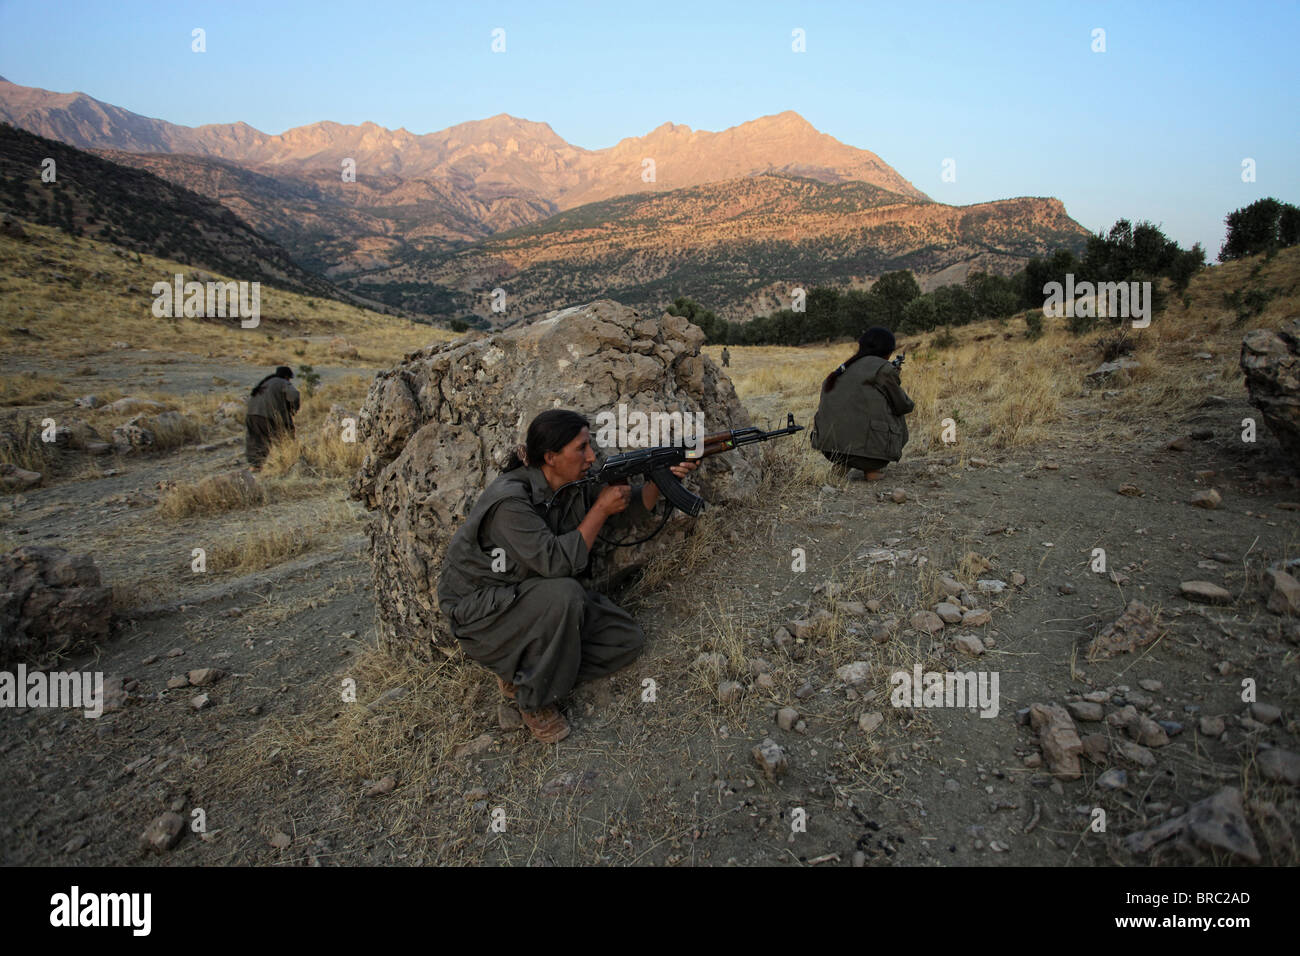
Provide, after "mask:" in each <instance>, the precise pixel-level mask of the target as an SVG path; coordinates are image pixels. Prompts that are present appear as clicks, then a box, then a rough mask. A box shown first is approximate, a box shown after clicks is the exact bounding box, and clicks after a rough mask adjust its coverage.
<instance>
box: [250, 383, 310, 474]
mask: <svg viewBox="0 0 1300 956" xmlns="http://www.w3.org/2000/svg"><path fill="white" fill-rule="evenodd" d="M291 378H293V369H291V368H289V366H287V365H281V366H280V367H279V368H277V369H276V370H275V371H274V372H273V373H272V374H270V375H268V376H267V377H266V378H264V379H262V380H261V381H260V382H258V383H257V385H255V386H254V387H253V391H252V392H251V393H250V394H249V396H248V410H247V411H245V413H244V454H245V455H247V456H248V463H249V465H251V466H252V468H253V470H254V471H256V470H258V469H259V468H261V467H262V462H264V461H266V456H267V455H268V454H269V453H270V451H271V444H272V442H274V441H276V440H277V439H278V438H281V437H283V436H285V435H288V436H289V437H293V416H294V414H295V413H296V412H297V411H298V390H297V389H296V388H294V387H293V385H291V384H290V383H289V380H290V379H291Z"/></svg>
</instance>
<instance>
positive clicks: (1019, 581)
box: [1011, 571, 1029, 588]
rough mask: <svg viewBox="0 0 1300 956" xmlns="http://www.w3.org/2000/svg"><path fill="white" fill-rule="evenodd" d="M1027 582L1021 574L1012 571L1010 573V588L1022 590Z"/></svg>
mask: <svg viewBox="0 0 1300 956" xmlns="http://www.w3.org/2000/svg"><path fill="white" fill-rule="evenodd" d="M1028 580H1029V579H1028V578H1026V577H1025V576H1024V575H1023V574H1021V573H1020V572H1019V571H1012V572H1011V586H1012V587H1015V588H1022V587H1024V586H1025V584H1026V583H1028Z"/></svg>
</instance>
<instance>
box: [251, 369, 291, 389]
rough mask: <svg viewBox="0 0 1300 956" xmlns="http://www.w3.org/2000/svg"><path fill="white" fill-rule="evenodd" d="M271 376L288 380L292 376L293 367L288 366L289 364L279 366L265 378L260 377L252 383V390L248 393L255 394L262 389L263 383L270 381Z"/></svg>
mask: <svg viewBox="0 0 1300 956" xmlns="http://www.w3.org/2000/svg"><path fill="white" fill-rule="evenodd" d="M273 378H282V379H284V380H285V381H288V380H289V379H291V378H293V369H291V368H289V366H287V365H281V366H279V367H278V368H277V369H276V370H275V371H274V372H272V373H271V374H270V375H268V376H267V377H266V378H264V379H262V380H261V381H260V382H258V383H257V384H256V385H254V386H253V390H252V391H251V392H249V395H257V394H258V393H259V392H261V391H262V386H263V385H265V384H266V383H267V382H269V381H271V379H273Z"/></svg>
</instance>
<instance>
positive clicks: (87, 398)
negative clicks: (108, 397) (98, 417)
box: [72, 395, 104, 408]
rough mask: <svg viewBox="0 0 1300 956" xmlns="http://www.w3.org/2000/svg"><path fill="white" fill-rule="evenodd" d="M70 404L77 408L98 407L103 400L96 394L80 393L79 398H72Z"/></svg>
mask: <svg viewBox="0 0 1300 956" xmlns="http://www.w3.org/2000/svg"><path fill="white" fill-rule="evenodd" d="M72 404H73V405H76V406H77V407H78V408H99V407H101V406H102V405H103V404H104V400H103V399H101V398H100V397H99V396H98V395H82V396H81V397H80V398H74V399H73V400H72Z"/></svg>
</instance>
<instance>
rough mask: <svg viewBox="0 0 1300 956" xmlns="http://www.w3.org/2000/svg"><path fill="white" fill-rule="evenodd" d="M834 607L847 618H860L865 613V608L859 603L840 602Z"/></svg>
mask: <svg viewBox="0 0 1300 956" xmlns="http://www.w3.org/2000/svg"><path fill="white" fill-rule="evenodd" d="M835 607H836V608H837V609H838V610H839V612H840V613H841V614H846V615H848V616H849V617H862V616H863V615H864V614H866V613H867V606H866V605H865V604H863V603H862V602H861V601H840V602H839V603H838V604H836V605H835Z"/></svg>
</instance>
